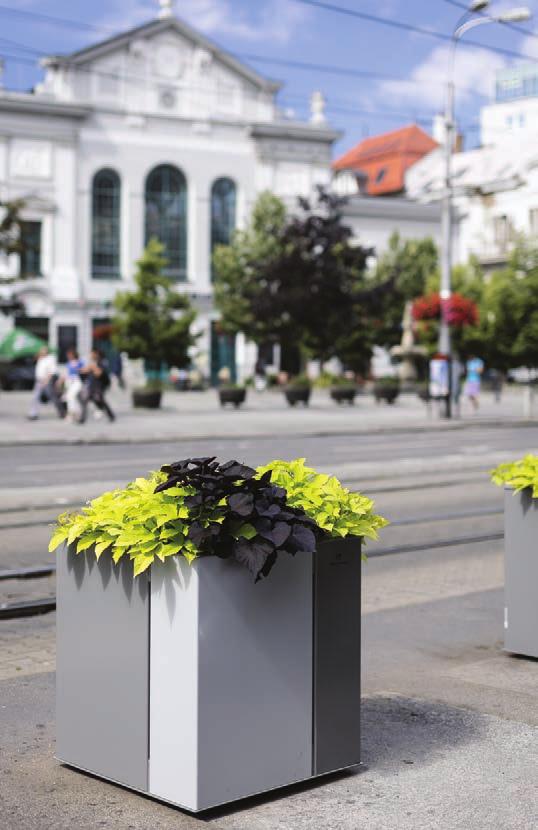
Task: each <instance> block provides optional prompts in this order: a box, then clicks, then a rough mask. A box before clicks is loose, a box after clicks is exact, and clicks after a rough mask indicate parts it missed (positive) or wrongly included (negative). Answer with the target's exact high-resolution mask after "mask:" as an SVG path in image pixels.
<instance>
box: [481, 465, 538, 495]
mask: <svg viewBox="0 0 538 830" xmlns="http://www.w3.org/2000/svg"><path fill="white" fill-rule="evenodd" d="M491 480H492V481H493V483H494V484H498V485H499V486H501V487H502V486H503V485H505V484H506V485H507V486H508V487H511V488H512V489H513V490H515V491H516V493H519V492H520V491H521V490H527V489H530V490H532V497H533V498H534V499H538V455H526V456H525V457H524V458H521V459H520V460H519V461H512V462H509V463H507V464H499V466H498V467H496V468H495V469H494V470H492V471H491Z"/></svg>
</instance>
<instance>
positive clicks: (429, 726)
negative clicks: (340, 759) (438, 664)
mask: <svg viewBox="0 0 538 830" xmlns="http://www.w3.org/2000/svg"><path fill="white" fill-rule="evenodd" d="M482 735H483V725H482V722H481V719H480V716H479V715H476V714H474V713H472V712H470V711H468V710H465V709H459V708H456V707H454V706H447V705H446V704H444V703H430V702H428V701H424V700H416V699H413V698H406V697H401V696H399V695H376V696H375V697H370V698H365V699H363V702H362V753H361V756H362V761H363V763H364V764H365V765H366V766H368V768H369V769H375V770H377V771H379V772H383V768H387V770H388V768H389V767H390V771H391V774H393V773H394V765H395V764H398V763H401V764H404V765H413V764H417V765H421V766H424V765H426V764H428V763H432V762H433V761H435V760H437V759H439V758H440V757H442V756H444V755H446V754H447V753H448V752H451V751H453V750H456V749H457V748H458V746H459V745H462V744H467V743H470V742H473V741H476V740H479V739H480V738H481V737H482Z"/></svg>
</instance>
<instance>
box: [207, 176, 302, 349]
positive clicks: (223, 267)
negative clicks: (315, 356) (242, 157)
mask: <svg viewBox="0 0 538 830" xmlns="http://www.w3.org/2000/svg"><path fill="white" fill-rule="evenodd" d="M285 222H286V208H285V206H284V203H283V202H282V201H281V200H280V199H278V198H277V197H276V196H274V195H273V194H272V193H269V192H268V191H265V192H263V193H261V194H260V196H259V197H258V199H257V201H256V204H255V205H254V208H253V211H252V217H251V220H250V224H249V226H248V227H247V228H246V229H245V230H238V231H236V232H235V234H234V236H233V239H232V242H231V244H230V245H218V246H217V248H216V249H215V251H214V254H213V266H214V271H215V277H216V279H215V286H214V294H215V304H216V306H217V308H218V309H219V311H220V313H221V325H222V328H223V330H224V331H226V332H228V333H229V334H237V333H238V332H240V331H242V332H243V333H244V334H245V335H246V336H247V337H248V339H249V340H252V341H254V342H255V343H258V344H260V343H265V342H270V341H272V340H273V341H274V340H275V339H278V338H277V337H276V336H275V330H276V322H275V321H274V320H270V319H266V318H264V317H261V316H259V315H256V313H255V309H256V307H257V304H258V303H259V302H260V301H261V297H262V295H263V294H264V292H265V290H266V288H267V286H266V285H265V283H264V276H263V275H264V273H265V269H266V268H268V267H269V265H270V264H271V263H272V262H274V261H276V260H278V258H279V256H280V255H281V253H282V244H281V235H282V232H283V229H284V226H285Z"/></svg>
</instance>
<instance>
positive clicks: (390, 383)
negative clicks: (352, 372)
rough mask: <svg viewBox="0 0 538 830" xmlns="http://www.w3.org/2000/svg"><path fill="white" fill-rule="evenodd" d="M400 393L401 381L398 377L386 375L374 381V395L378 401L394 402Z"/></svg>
mask: <svg viewBox="0 0 538 830" xmlns="http://www.w3.org/2000/svg"><path fill="white" fill-rule="evenodd" d="M399 394H400V381H399V380H398V378H397V377H392V375H386V376H384V377H379V378H376V379H375V381H374V397H375V399H376V401H378V402H379V401H386V402H387V403H394V401H395V400H396V398H397V397H398V395H399Z"/></svg>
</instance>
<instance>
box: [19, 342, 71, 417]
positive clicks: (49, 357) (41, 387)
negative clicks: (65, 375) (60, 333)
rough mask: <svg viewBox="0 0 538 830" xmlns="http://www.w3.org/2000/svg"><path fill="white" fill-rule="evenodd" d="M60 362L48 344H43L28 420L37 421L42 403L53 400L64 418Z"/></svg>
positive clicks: (37, 362)
mask: <svg viewBox="0 0 538 830" xmlns="http://www.w3.org/2000/svg"><path fill="white" fill-rule="evenodd" d="M58 377H59V375H58V364H57V362H56V358H55V357H54V355H53V354H51V352H49V349H48V347H47V346H43V347H42V348H41V349H40V350H39V352H38V355H37V361H36V366H35V383H34V392H33V395H32V403H31V405H30V412H29V413H28V416H27V417H28V420H30V421H35V420H37V418H39V409H40V406H41V404H42V403H47V402H48V401H52V403H53V404H54V406H55V408H56V412H57V413H58V417H59V418H64V417H65V413H66V406H65V404H64V403H63V401H62V399H61V397H60V394H59V392H58V388H57V383H58Z"/></svg>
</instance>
